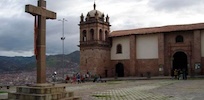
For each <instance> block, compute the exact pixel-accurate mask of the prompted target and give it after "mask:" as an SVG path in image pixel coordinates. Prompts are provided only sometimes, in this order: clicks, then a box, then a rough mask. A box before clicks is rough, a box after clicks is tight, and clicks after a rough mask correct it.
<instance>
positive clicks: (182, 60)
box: [173, 51, 188, 71]
mask: <svg viewBox="0 0 204 100" xmlns="http://www.w3.org/2000/svg"><path fill="white" fill-rule="evenodd" d="M173 58H174V59H173V70H174V69H180V70H186V71H187V70H188V68H187V64H188V60H187V55H186V54H185V53H184V52H181V51H179V52H176V53H175V54H174V55H173Z"/></svg>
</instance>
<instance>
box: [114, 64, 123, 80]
mask: <svg viewBox="0 0 204 100" xmlns="http://www.w3.org/2000/svg"><path fill="white" fill-rule="evenodd" d="M115 67H116V68H115V69H116V70H115V71H116V75H117V76H118V77H124V66H123V64H122V63H118V64H116V66H115Z"/></svg>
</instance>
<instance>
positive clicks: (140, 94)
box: [67, 79, 204, 100]
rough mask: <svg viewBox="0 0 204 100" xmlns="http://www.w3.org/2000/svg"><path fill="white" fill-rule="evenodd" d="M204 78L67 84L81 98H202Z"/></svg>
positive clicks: (121, 99) (176, 99) (203, 99)
mask: <svg viewBox="0 0 204 100" xmlns="http://www.w3.org/2000/svg"><path fill="white" fill-rule="evenodd" d="M203 83H204V79H196V80H195V79H194V80H135V81H111V82H107V83H85V84H69V85H67V90H68V91H75V94H76V95H79V96H82V97H83V98H82V99H83V100H204V85H203Z"/></svg>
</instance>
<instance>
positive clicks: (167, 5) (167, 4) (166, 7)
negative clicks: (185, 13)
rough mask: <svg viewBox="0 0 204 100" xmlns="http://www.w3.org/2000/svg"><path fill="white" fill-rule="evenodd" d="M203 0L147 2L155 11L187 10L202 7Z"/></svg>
mask: <svg viewBox="0 0 204 100" xmlns="http://www.w3.org/2000/svg"><path fill="white" fill-rule="evenodd" d="M203 3H204V1H203V0H196V1H195V0H179V1H178V0H149V3H148V4H149V6H150V7H152V8H154V9H155V10H157V11H161V10H163V11H167V12H168V11H178V10H188V9H192V8H194V7H196V8H197V7H202V5H203Z"/></svg>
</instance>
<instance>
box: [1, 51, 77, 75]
mask: <svg viewBox="0 0 204 100" xmlns="http://www.w3.org/2000/svg"><path fill="white" fill-rule="evenodd" d="M79 57H80V53H79V51H74V52H72V53H70V54H67V55H64V63H62V59H63V55H49V56H46V66H47V67H48V68H49V67H52V68H53V67H55V68H62V67H72V68H73V67H76V66H79ZM62 64H63V65H64V66H62ZM35 68H36V60H35V57H34V56H32V57H5V56H0V72H8V71H30V70H33V69H35Z"/></svg>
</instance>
